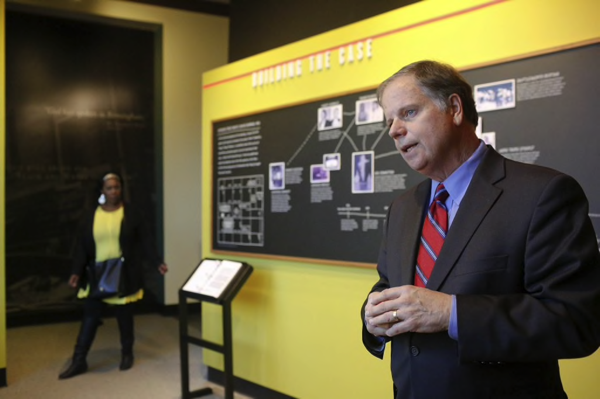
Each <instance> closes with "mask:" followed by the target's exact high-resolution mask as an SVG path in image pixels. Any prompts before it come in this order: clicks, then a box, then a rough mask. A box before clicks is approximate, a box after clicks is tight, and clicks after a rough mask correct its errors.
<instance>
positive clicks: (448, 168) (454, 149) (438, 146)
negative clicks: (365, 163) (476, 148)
mask: <svg viewBox="0 0 600 399" xmlns="http://www.w3.org/2000/svg"><path fill="white" fill-rule="evenodd" d="M381 104H382V107H383V111H384V114H385V119H386V122H387V126H388V127H389V129H390V131H389V135H390V137H391V138H392V139H393V140H394V142H395V144H396V148H397V149H398V151H399V152H400V154H401V155H402V158H404V161H406V163H407V164H408V166H410V167H411V168H412V169H414V170H416V171H417V172H419V173H421V174H423V175H425V176H428V177H430V178H432V179H435V180H438V181H443V180H445V178H446V177H448V176H449V175H450V174H451V173H452V171H454V169H455V168H456V164H455V156H456V154H457V153H460V148H459V145H460V139H458V137H457V133H456V132H455V129H454V127H455V125H454V123H453V116H452V113H451V111H450V109H451V108H450V109H449V110H447V111H444V110H442V109H440V107H439V106H438V104H437V103H436V102H434V101H433V100H432V99H431V98H429V97H428V96H427V95H426V94H425V93H424V92H423V90H422V89H421V88H420V87H419V85H418V84H417V81H416V79H415V78H414V77H412V76H410V75H406V76H402V77H399V78H397V79H395V80H393V81H392V82H390V83H389V84H388V86H387V87H386V88H385V89H384V91H383V95H382V97H381Z"/></svg>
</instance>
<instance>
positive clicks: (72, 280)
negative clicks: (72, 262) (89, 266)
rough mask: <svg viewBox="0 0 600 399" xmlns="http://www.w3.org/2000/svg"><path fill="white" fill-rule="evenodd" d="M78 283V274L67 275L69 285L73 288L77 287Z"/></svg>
mask: <svg viewBox="0 0 600 399" xmlns="http://www.w3.org/2000/svg"><path fill="white" fill-rule="evenodd" d="M78 283H79V276H78V275H76V274H71V277H69V285H70V286H71V287H73V288H77V284H78Z"/></svg>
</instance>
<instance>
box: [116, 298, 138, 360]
mask: <svg viewBox="0 0 600 399" xmlns="http://www.w3.org/2000/svg"><path fill="white" fill-rule="evenodd" d="M116 316H117V323H118V324H119V334H120V335H121V363H120V364H119V370H121V371H125V370H129V369H130V368H131V367H132V366H133V341H134V335H133V307H132V306H131V304H127V305H118V306H117V309H116Z"/></svg>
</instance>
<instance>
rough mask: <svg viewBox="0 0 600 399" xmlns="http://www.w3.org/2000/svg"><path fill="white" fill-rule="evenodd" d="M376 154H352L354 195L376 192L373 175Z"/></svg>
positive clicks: (362, 152)
mask: <svg viewBox="0 0 600 399" xmlns="http://www.w3.org/2000/svg"><path fill="white" fill-rule="evenodd" d="M374 161H375V153H374V152H373V151H360V152H354V153H352V193H353V194H362V193H372V192H374V191H375V190H374V189H375V187H374V183H373V174H374V171H375V162H374Z"/></svg>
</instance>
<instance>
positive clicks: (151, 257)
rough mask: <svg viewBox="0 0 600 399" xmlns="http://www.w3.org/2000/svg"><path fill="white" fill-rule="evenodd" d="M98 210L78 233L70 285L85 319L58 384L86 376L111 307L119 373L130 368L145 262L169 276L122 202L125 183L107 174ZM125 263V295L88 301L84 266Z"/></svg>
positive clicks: (138, 218)
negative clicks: (118, 341)
mask: <svg viewBox="0 0 600 399" xmlns="http://www.w3.org/2000/svg"><path fill="white" fill-rule="evenodd" d="M100 187H101V188H100V193H101V195H100V198H99V199H98V202H99V206H98V207H97V208H96V209H95V210H94V211H93V212H90V213H89V214H88V215H86V216H85V217H84V220H83V224H82V229H81V231H80V233H79V237H78V240H77V246H76V250H75V256H74V260H73V269H72V275H71V277H70V278H69V285H70V286H71V287H73V288H79V293H78V295H77V296H78V297H79V298H86V299H85V303H84V316H83V321H82V323H81V328H80V330H79V335H78V337H77V342H76V344H75V351H74V354H73V359H72V361H71V364H70V365H69V367H68V368H67V369H66V370H65V371H63V372H62V373H61V374H60V375H59V379H65V378H71V377H74V376H76V375H79V374H82V373H85V372H86V371H87V361H86V357H87V354H88V351H89V350H90V347H91V346H92V343H93V341H94V337H95V336H96V330H97V328H98V326H99V325H100V324H101V317H102V311H103V309H104V308H105V307H106V306H108V305H114V306H115V314H116V318H117V323H118V325H119V333H120V337H121V363H120V365H119V369H120V370H128V369H130V368H131V367H132V366H133V342H134V332H133V309H132V306H133V303H134V302H136V301H139V300H140V299H142V298H143V295H144V291H143V289H142V280H143V278H142V277H143V266H142V265H143V264H142V260H143V259H146V260H147V261H148V262H149V263H150V264H151V265H153V266H155V267H157V268H158V271H159V272H160V273H161V274H163V275H164V274H165V273H166V272H167V270H168V268H167V265H166V264H165V263H164V262H163V261H162V259H161V258H160V256H159V255H158V253H157V251H156V248H155V246H154V245H153V240H152V239H151V236H150V233H149V231H148V229H147V227H146V223H145V220H144V218H143V217H142V214H141V213H140V212H139V211H138V210H137V209H135V208H134V207H133V206H131V205H130V204H126V203H124V202H123V199H122V195H121V193H122V188H123V179H121V177H120V176H119V175H118V174H117V173H108V174H106V175H104V176H103V177H102V180H101V181H100ZM119 257H123V258H124V259H125V261H124V266H123V272H122V276H121V279H122V280H123V283H122V286H123V293H122V295H120V296H115V297H111V298H107V299H92V298H89V297H88V293H89V285H88V281H87V276H86V266H87V265H89V264H94V263H95V262H102V261H105V260H107V259H114V258H119Z"/></svg>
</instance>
